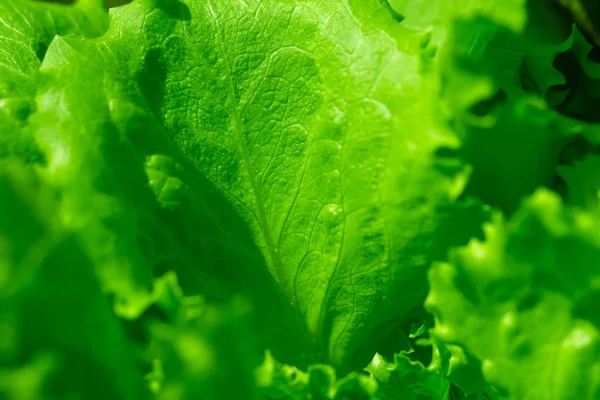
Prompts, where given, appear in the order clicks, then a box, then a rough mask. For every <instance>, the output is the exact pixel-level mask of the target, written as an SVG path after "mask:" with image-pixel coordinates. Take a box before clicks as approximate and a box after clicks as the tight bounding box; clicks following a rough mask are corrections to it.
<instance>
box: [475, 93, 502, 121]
mask: <svg viewBox="0 0 600 400" xmlns="http://www.w3.org/2000/svg"><path fill="white" fill-rule="evenodd" d="M507 99H508V96H507V95H506V92H505V91H504V90H502V89H500V90H498V92H497V93H496V94H495V95H493V96H492V97H490V98H489V99H486V100H483V101H480V102H479V103H477V104H475V105H474V106H472V107H471V109H470V110H469V111H470V113H471V114H473V115H476V116H478V117H485V116H486V115H489V114H490V113H491V112H492V110H493V109H494V107H496V106H497V105H498V104H500V103H503V102H505V101H506V100H507Z"/></svg>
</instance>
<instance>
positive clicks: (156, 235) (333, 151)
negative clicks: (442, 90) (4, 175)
mask: <svg viewBox="0 0 600 400" xmlns="http://www.w3.org/2000/svg"><path fill="white" fill-rule="evenodd" d="M357 21H360V22H357ZM257 38H259V39H258V40H257ZM340 43H345V44H344V45H343V46H340ZM422 45H423V35H422V34H420V33H414V32H410V31H408V30H406V29H404V28H402V27H401V26H398V24H397V22H396V21H395V20H394V19H393V18H392V14H391V13H390V11H389V9H388V8H387V4H386V3H384V2H378V1H375V0H362V1H355V2H351V3H350V4H347V3H346V2H343V1H335V2H329V3H327V4H323V3H321V2H311V1H308V2H305V3H302V4H297V5H292V4H287V3H281V2H275V1H265V2H257V1H250V2H245V3H243V2H238V3H231V2H229V1H228V2H224V1H212V2H206V3H197V2H187V3H184V2H167V1H157V2H153V1H137V2H134V3H132V4H131V5H129V6H126V7H122V8H117V9H113V10H111V27H110V28H109V30H108V32H107V33H106V34H105V35H104V36H102V37H101V38H98V39H93V40H80V39H77V40H75V39H69V38H57V39H56V40H54V42H53V43H52V44H51V46H50V48H49V50H48V53H47V54H46V57H45V59H44V62H43V64H42V67H41V69H42V72H43V75H44V84H43V85H42V86H41V88H40V89H39V91H38V95H37V107H38V112H37V113H36V115H34V116H32V118H31V119H30V122H31V127H32V129H34V130H35V132H36V138H37V140H38V142H39V143H41V144H42V147H43V149H44V152H45V153H46V154H47V157H48V165H47V167H46V168H45V170H44V171H43V174H44V176H45V179H47V180H48V181H50V182H53V184H54V185H56V186H57V187H58V188H60V189H59V190H61V191H62V193H63V198H62V201H61V207H60V211H59V212H60V213H61V215H62V218H63V221H64V223H65V224H66V225H69V226H71V227H72V229H82V228H83V227H84V226H85V227H86V229H85V233H82V234H83V235H84V236H85V237H86V238H87V239H86V240H87V241H88V246H89V248H88V250H89V251H90V252H92V253H95V257H97V259H98V270H99V274H100V275H101V276H102V281H103V282H104V284H105V289H106V290H108V291H110V292H112V293H115V294H117V295H118V297H119V298H120V301H122V302H123V303H126V305H124V306H122V307H121V308H120V310H121V311H120V312H122V313H126V312H127V311H123V310H126V309H127V308H128V307H131V309H132V310H135V309H136V307H137V306H136V305H135V304H136V302H138V301H141V300H139V298H141V297H143V296H142V295H141V294H139V295H135V294H134V293H138V292H139V293H143V291H144V290H147V289H144V288H147V287H148V285H149V277H148V276H147V274H148V272H149V271H152V270H154V273H160V272H165V271H167V270H171V269H172V270H174V271H176V272H177V274H178V276H179V277H180V282H181V285H182V287H183V288H184V290H185V291H186V293H194V292H202V293H204V294H205V295H206V296H208V297H209V298H211V299H216V300H225V299H228V298H230V297H231V296H233V295H234V294H235V293H240V292H243V293H245V294H246V295H247V296H248V297H249V298H250V300H251V302H252V303H253V305H254V309H255V314H256V318H257V323H256V324H255V325H256V330H257V331H258V333H259V334H260V335H261V336H262V339H261V340H262V341H263V342H264V343H265V345H266V346H267V347H270V348H272V350H273V352H274V353H275V354H277V355H278V356H282V355H284V356H285V357H290V360H289V361H291V362H292V363H294V364H297V365H299V366H307V365H308V364H309V363H314V362H327V363H331V364H333V365H334V366H336V367H337V368H341V369H342V370H346V371H347V370H349V369H351V368H352V366H353V365H364V363H366V362H367V361H368V358H369V357H370V356H369V354H373V353H374V352H375V350H376V349H374V348H368V346H367V347H366V348H364V346H363V344H364V343H363V341H364V340H365V339H366V338H368V337H371V336H372V335H377V334H378V332H381V329H379V327H380V325H382V324H385V323H386V322H388V321H390V320H392V319H394V318H400V317H402V316H403V315H405V314H406V313H407V312H408V311H409V310H410V309H412V308H413V307H414V306H415V305H417V304H419V303H420V302H421V301H422V298H423V296H424V294H425V291H426V284H425V272H426V268H427V266H428V263H429V261H430V260H431V258H432V249H431V242H432V240H433V238H434V234H435V231H436V226H437V224H438V220H437V217H436V209H437V207H438V206H439V205H442V204H446V203H448V202H449V201H451V200H452V199H454V198H455V197H456V196H457V195H458V194H459V193H460V190H461V187H462V185H463V182H464V177H463V175H462V171H463V167H462V165H460V163H458V164H454V165H446V166H445V167H444V168H440V165H439V163H437V158H436V150H437V149H438V148H439V147H440V146H448V147H452V146H453V145H454V141H453V139H452V138H451V136H449V135H447V134H446V132H445V130H444V129H442V128H441V127H440V124H438V122H437V116H436V115H435V113H434V112H433V111H432V110H435V109H436V106H435V97H436V95H437V93H438V81H437V79H436V78H435V76H430V75H429V73H428V72H427V70H426V69H423V68H422V63H423V60H422V57H423V55H422ZM56 104H61V106H60V107H59V108H57V107H56ZM83 121H85V122H83ZM398 154H401V155H402V157H397V155H398ZM115 160H118V162H115ZM91 198H96V199H97V201H95V202H90V199H91ZM109 204H111V206H110V207H109V206H108V205H109ZM75 216H77V218H74V217H75ZM88 224H89V225H88ZM140 242H142V243H143V250H142V249H141V248H140V246H138V245H137V243H140ZM115 243H116V247H115ZM147 249H151V251H148V250H147ZM109 250H110V255H108V253H107V252H108V251H109ZM117 271H118V277H117ZM123 271H129V272H128V273H124V272H123ZM136 296H137V297H136ZM136 298H137V300H136ZM359 347H360V348H361V349H360V352H357V349H358V348H359ZM355 358H356V360H354V359H355Z"/></svg>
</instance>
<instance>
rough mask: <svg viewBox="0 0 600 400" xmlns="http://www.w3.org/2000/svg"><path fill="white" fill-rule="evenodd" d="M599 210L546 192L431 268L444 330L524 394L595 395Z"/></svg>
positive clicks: (503, 384)
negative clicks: (583, 207)
mask: <svg viewBox="0 0 600 400" xmlns="http://www.w3.org/2000/svg"><path fill="white" fill-rule="evenodd" d="M598 218H599V217H598V214H596V213H591V212H587V211H583V210H576V209H570V208H565V207H564V206H563V205H562V203H561V201H560V199H559V198H558V196H557V195H555V194H553V193H551V192H549V191H547V190H540V191H538V192H536V194H535V195H533V196H532V197H531V198H529V199H528V200H527V201H526V202H525V203H524V204H523V206H522V208H521V209H520V210H519V211H518V212H517V213H516V214H515V215H514V216H513V218H511V220H509V221H508V222H505V221H504V220H503V218H502V216H501V215H499V214H498V215H496V217H495V219H494V221H493V222H492V223H490V224H488V225H487V226H486V240H485V241H483V242H482V241H478V240H473V241H472V242H471V243H470V244H469V245H468V246H466V247H463V248H460V249H457V250H455V251H453V252H452V254H451V256H450V263H439V264H436V265H435V266H434V267H433V268H432V269H431V271H430V273H429V280H430V284H431V291H430V293H429V296H428V298H427V302H426V304H427V306H428V308H429V309H430V310H431V311H432V312H433V313H434V314H435V315H436V327H435V329H434V331H433V334H434V336H435V337H437V338H439V339H441V340H443V341H444V342H447V343H453V344H458V345H461V346H463V347H464V348H465V349H466V350H467V351H468V352H469V353H470V354H472V355H474V356H475V357H476V358H477V359H479V360H480V361H481V369H482V372H483V376H484V377H485V378H486V379H487V380H488V381H489V382H490V383H492V384H493V385H494V386H495V387H497V388H498V390H500V392H501V393H504V394H508V395H510V396H512V398H516V399H525V398H526V399H548V398H555V399H572V398H574V397H576V398H579V399H594V398H596V397H598V394H599V390H600V376H599V375H598V373H597V371H598V349H599V343H600V342H599V334H598V326H597V323H598V310H597V308H596V307H595V304H597V296H598V294H597V291H598V288H597V286H598V277H599V272H598V269H597V260H598V256H599V255H600V236H599V234H598V230H597V224H598Z"/></svg>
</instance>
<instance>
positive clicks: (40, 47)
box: [33, 42, 50, 63]
mask: <svg viewBox="0 0 600 400" xmlns="http://www.w3.org/2000/svg"><path fill="white" fill-rule="evenodd" d="M49 44H50V43H45V42H37V43H36V44H34V46H33V48H34V51H35V57H36V58H37V59H38V61H39V62H40V63H41V62H42V61H44V57H46V52H47V51H48V46H49Z"/></svg>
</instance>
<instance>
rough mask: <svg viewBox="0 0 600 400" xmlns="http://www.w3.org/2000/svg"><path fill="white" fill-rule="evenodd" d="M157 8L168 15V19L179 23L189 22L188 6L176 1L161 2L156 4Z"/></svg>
mask: <svg viewBox="0 0 600 400" xmlns="http://www.w3.org/2000/svg"><path fill="white" fill-rule="evenodd" d="M158 8H160V9H162V10H163V11H164V12H166V13H167V14H169V16H170V17H172V18H174V19H178V20H180V21H190V20H191V19H192V13H191V12H190V9H189V8H188V6H186V5H185V4H184V3H182V2H180V1H177V0H170V1H166V0H161V1H159V2H158Z"/></svg>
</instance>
